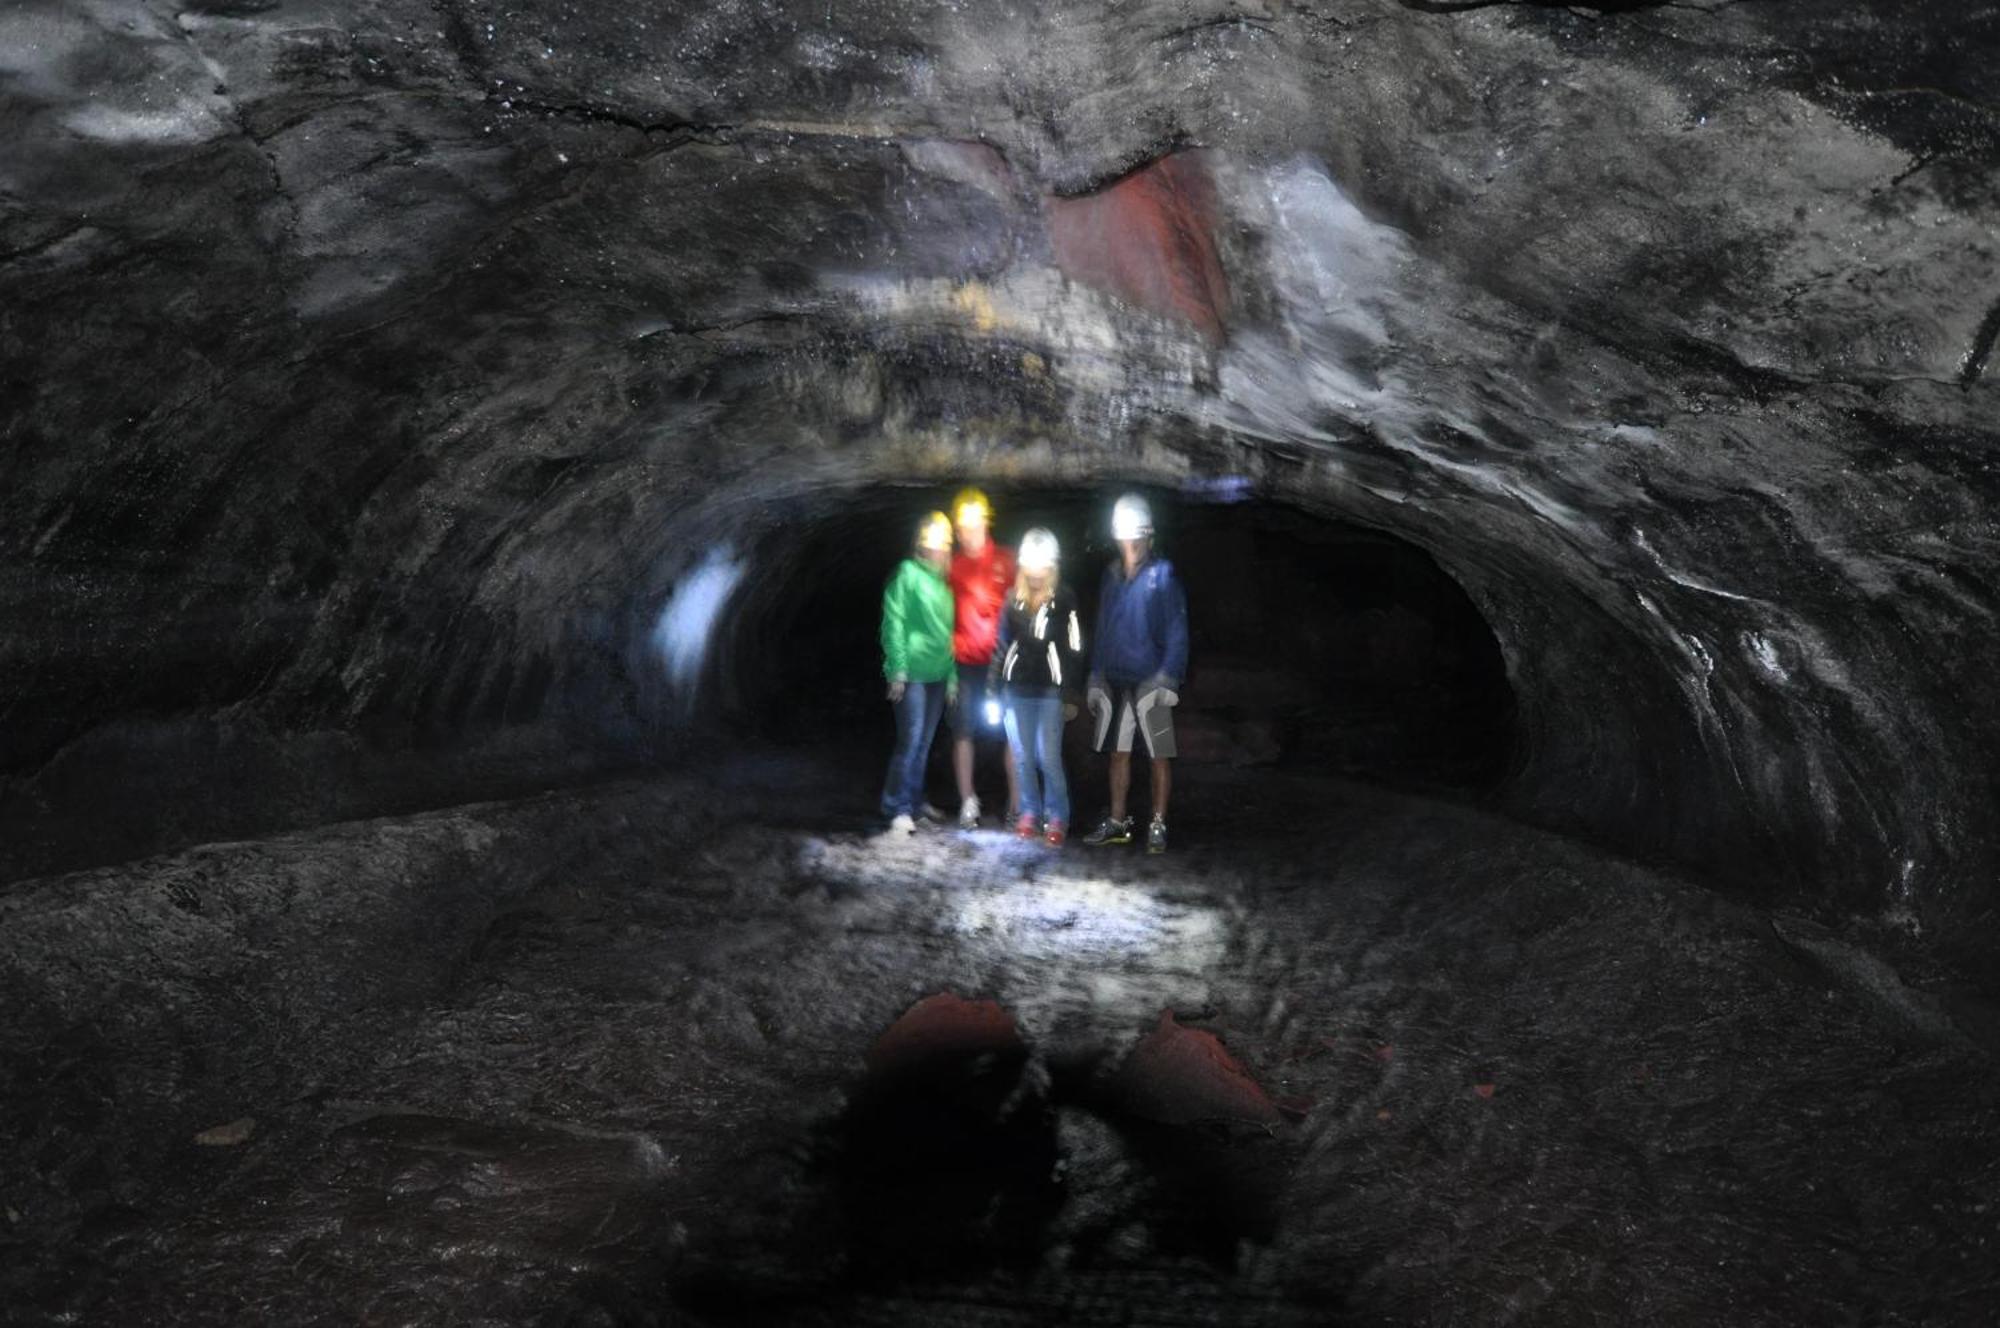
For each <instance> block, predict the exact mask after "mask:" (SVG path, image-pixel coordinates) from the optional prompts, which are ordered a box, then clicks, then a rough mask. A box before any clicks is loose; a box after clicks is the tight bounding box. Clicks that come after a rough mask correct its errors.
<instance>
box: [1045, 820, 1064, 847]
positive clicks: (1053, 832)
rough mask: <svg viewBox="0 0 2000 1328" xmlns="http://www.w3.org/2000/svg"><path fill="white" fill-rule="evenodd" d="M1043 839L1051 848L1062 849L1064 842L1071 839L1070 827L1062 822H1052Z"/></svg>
mask: <svg viewBox="0 0 2000 1328" xmlns="http://www.w3.org/2000/svg"><path fill="white" fill-rule="evenodd" d="M1042 838H1044V839H1046V840H1048V841H1049V847H1050V848H1061V847H1062V845H1063V841H1064V840H1065V839H1068V838H1069V827H1068V826H1066V825H1064V824H1063V823H1062V822H1061V821H1050V822H1049V828H1048V830H1047V831H1046V832H1044V834H1043V835H1042Z"/></svg>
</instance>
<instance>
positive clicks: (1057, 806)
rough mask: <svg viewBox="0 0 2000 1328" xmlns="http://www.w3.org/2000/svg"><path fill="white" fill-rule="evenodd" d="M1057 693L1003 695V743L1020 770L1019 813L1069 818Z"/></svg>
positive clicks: (1051, 818) (1060, 701) (1061, 709)
mask: <svg viewBox="0 0 2000 1328" xmlns="http://www.w3.org/2000/svg"><path fill="white" fill-rule="evenodd" d="M1062 738H1063V702H1062V698H1061V697H1060V696H1014V695H1009V696H1008V697H1007V744H1008V746H1010V747H1012V748H1013V749H1014V768H1015V769H1016V770H1018V771H1020V772H1021V814H1022V815H1023V816H1032V817H1034V818H1035V819H1036V820H1043V819H1047V820H1051V821H1062V822H1064V823H1065V824H1067V823H1068V821H1069V780H1067V779H1065V778H1064V777H1063V763H1062Z"/></svg>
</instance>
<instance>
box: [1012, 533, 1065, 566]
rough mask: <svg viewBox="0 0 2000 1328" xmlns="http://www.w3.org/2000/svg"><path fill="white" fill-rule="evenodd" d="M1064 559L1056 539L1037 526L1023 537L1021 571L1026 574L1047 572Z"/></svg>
mask: <svg viewBox="0 0 2000 1328" xmlns="http://www.w3.org/2000/svg"><path fill="white" fill-rule="evenodd" d="M1061 557H1062V550H1061V549H1059V548H1057V547H1056V537H1055V536H1054V535H1051V534H1050V533H1049V532H1048V531H1046V530H1043V529H1042V528H1041V527H1040V526H1036V527H1035V528H1034V529H1033V530H1031V531H1029V532H1028V533H1027V534H1025V535H1023V536H1021V555H1020V561H1021V570H1022V571H1024V572H1046V571H1048V570H1049V569H1050V568H1051V567H1054V566H1055V565H1056V561H1057V560H1058V559H1060V558H1061Z"/></svg>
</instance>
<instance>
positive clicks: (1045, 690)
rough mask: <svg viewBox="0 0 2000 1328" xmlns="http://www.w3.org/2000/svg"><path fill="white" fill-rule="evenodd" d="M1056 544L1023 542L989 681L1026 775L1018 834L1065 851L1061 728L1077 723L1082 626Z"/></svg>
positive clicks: (1040, 538) (1045, 538)
mask: <svg viewBox="0 0 2000 1328" xmlns="http://www.w3.org/2000/svg"><path fill="white" fill-rule="evenodd" d="M1059 554H1060V551H1059V550H1058V549H1057V547H1056V537H1055V536H1054V535H1051V534H1050V533H1049V532H1048V531H1046V530H1041V529H1035V530H1031V531H1029V532H1028V533H1027V534H1026V535H1023V536H1022V537H1021V548H1020V552H1019V554H1018V555H1017V566H1018V568H1019V570H1018V572H1017V573H1016V574H1015V577H1014V589H1013V591H1012V592H1011V593H1010V594H1009V595H1008V596H1007V603H1006V606H1005V608H1004V609H1003V610H1002V612H1001V615H1000V636H999V641H998V644H997V645H996V646H995V648H994V652H993V665H992V676H993V681H994V683H995V689H994V690H995V691H997V694H998V695H999V696H1000V698H1001V704H1002V707H1003V710H1004V712H1005V719H1006V725H1007V742H1008V744H1009V745H1010V746H1011V747H1012V748H1013V751H1014V765H1015V767H1016V768H1017V769H1018V770H1019V771H1020V774H1021V814H1020V819H1019V820H1018V821H1016V822H1015V825H1014V833H1016V834H1018V835H1019V836H1021V838H1023V839H1033V838H1034V837H1035V836H1036V835H1037V834H1040V835H1042V836H1043V837H1044V838H1046V839H1047V840H1048V842H1049V843H1050V844H1053V845H1060V844H1061V843H1062V842H1063V840H1064V838H1065V837H1067V835H1068V833H1069V781H1068V780H1067V779H1066V778H1064V776H1063V763H1062V735H1063V724H1064V723H1065V722H1066V721H1068V720H1071V719H1074V718H1076V712H1077V707H1076V693H1077V691H1078V690H1079V689H1080V688H1081V687H1082V685H1083V624H1082V623H1081V622H1080V621H1079V620H1078V618H1077V613H1076V598H1075V596H1073V595H1071V594H1070V592H1069V591H1068V590H1066V589H1064V588H1063V585H1062V577H1061V574H1060V572H1059V571H1058V567H1057V562H1058V558H1059Z"/></svg>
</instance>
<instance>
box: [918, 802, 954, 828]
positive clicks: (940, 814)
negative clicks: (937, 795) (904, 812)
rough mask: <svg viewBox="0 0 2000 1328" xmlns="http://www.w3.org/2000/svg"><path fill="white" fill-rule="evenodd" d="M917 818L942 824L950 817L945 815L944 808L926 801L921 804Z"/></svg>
mask: <svg viewBox="0 0 2000 1328" xmlns="http://www.w3.org/2000/svg"><path fill="white" fill-rule="evenodd" d="M917 819H918V820H919V821H930V822H933V823H935V824H937V825H943V824H944V823H945V822H946V821H949V820H950V819H951V818H950V817H949V816H946V815H945V813H944V808H942V807H934V806H932V805H931V804H930V803H928V802H927V803H925V804H924V805H923V809H922V810H921V811H919V812H918V813H917Z"/></svg>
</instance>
